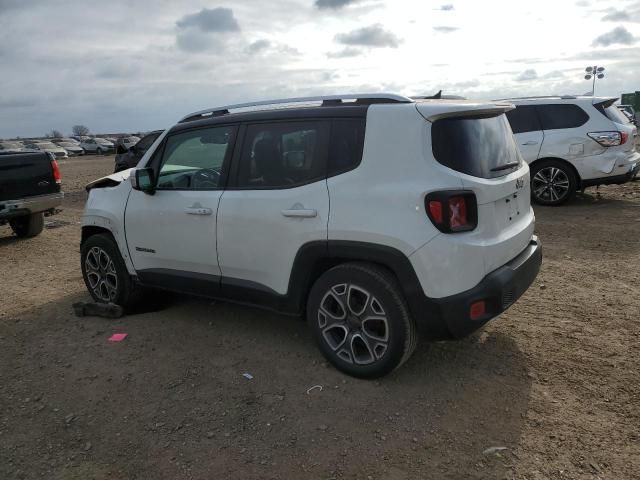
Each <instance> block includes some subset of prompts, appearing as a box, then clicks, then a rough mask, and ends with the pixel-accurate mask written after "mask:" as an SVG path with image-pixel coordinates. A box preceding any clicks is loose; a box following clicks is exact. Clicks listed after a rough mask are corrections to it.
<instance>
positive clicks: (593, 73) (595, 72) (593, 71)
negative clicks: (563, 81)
mask: <svg viewBox="0 0 640 480" xmlns="http://www.w3.org/2000/svg"><path fill="white" fill-rule="evenodd" d="M584 71H585V72H587V74H586V75H585V76H584V79H585V80H591V77H593V84H592V86H591V96H592V97H595V96H596V78H604V73H603V72H604V67H599V66H597V65H594V66H593V67H587V68H585V69H584Z"/></svg>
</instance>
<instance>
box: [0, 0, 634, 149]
mask: <svg viewBox="0 0 640 480" xmlns="http://www.w3.org/2000/svg"><path fill="white" fill-rule="evenodd" d="M98 5H102V6H98ZM593 64H598V65H604V66H605V67H606V73H607V76H606V78H605V79H603V80H602V81H600V82H599V84H598V85H597V87H596V93H597V94H603V95H612V96H618V95H619V94H620V92H621V91H634V90H640V1H638V0H615V1H609V0H579V1H576V0H535V1H528V2H520V1H518V2H516V1H506V0H505V1H499V0H483V1H482V2H480V1H477V0H451V1H448V0H447V1H445V2H442V1H440V2H438V1H428V0H414V1H411V0H393V1H392V0H387V1H382V0H270V1H265V0H235V1H230V0H227V1H213V0H180V1H173V0H155V1H150V0H110V1H109V2H95V1H94V2H91V1H86V0H85V1H81V0H0V65H1V66H2V68H0V138H2V137H4V138H8V137H14V136H35V135H43V134H45V133H46V132H49V131H51V129H58V130H61V131H63V132H65V133H68V132H70V130H71V126H72V125H74V124H85V125H87V126H88V127H89V128H90V129H91V130H92V131H93V132H98V133H99V132H123V131H146V130H151V129H157V128H163V127H167V126H170V125H172V124H173V123H175V121H176V120H177V119H178V118H179V117H181V116H183V115H184V114H186V113H189V112H190V111H193V110H200V109H202V108H207V107H211V106H215V105H220V104H226V103H232V102H242V101H249V100H258V99H266V98H279V97H291V96H302V95H309V94H323V93H324V94H332V93H340V92H374V91H391V92H398V93H403V94H406V95H411V94H430V93H434V92H436V91H437V90H439V89H443V90H444V92H445V93H449V94H458V95H464V96H466V97H469V98H481V99H490V98H501V97H508V96H522V95H548V94H554V93H585V92H587V91H590V90H591V83H590V82H588V81H586V80H584V79H583V70H584V67H585V66H587V65H593Z"/></svg>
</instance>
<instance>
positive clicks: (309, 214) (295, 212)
mask: <svg viewBox="0 0 640 480" xmlns="http://www.w3.org/2000/svg"><path fill="white" fill-rule="evenodd" d="M282 215H284V216H285V217H298V218H313V217H317V216H318V211H317V210H314V209H313V208H292V209H289V210H282Z"/></svg>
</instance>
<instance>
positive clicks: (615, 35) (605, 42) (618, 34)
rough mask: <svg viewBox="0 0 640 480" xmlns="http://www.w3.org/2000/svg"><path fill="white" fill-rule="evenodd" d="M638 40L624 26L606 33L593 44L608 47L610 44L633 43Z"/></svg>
mask: <svg viewBox="0 0 640 480" xmlns="http://www.w3.org/2000/svg"><path fill="white" fill-rule="evenodd" d="M635 42H636V39H635V38H634V37H633V35H632V34H631V32H629V30H627V29H626V28H624V27H616V28H614V29H613V30H611V31H610V32H607V33H604V34H602V35H600V36H599V37H596V39H595V40H594V41H593V46H602V47H608V46H609V45H616V44H618V45H631V44H633V43H635Z"/></svg>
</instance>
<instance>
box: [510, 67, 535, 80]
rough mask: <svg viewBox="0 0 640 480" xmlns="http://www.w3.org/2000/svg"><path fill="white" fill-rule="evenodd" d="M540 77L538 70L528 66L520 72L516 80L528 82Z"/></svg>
mask: <svg viewBox="0 0 640 480" xmlns="http://www.w3.org/2000/svg"><path fill="white" fill-rule="evenodd" d="M537 78H538V72H536V71H535V70H534V69H533V68H528V69H526V70H525V71H524V72H522V73H521V74H519V75H518V76H517V77H516V78H515V80H516V81H517V82H528V81H531V80H535V79H537Z"/></svg>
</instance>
